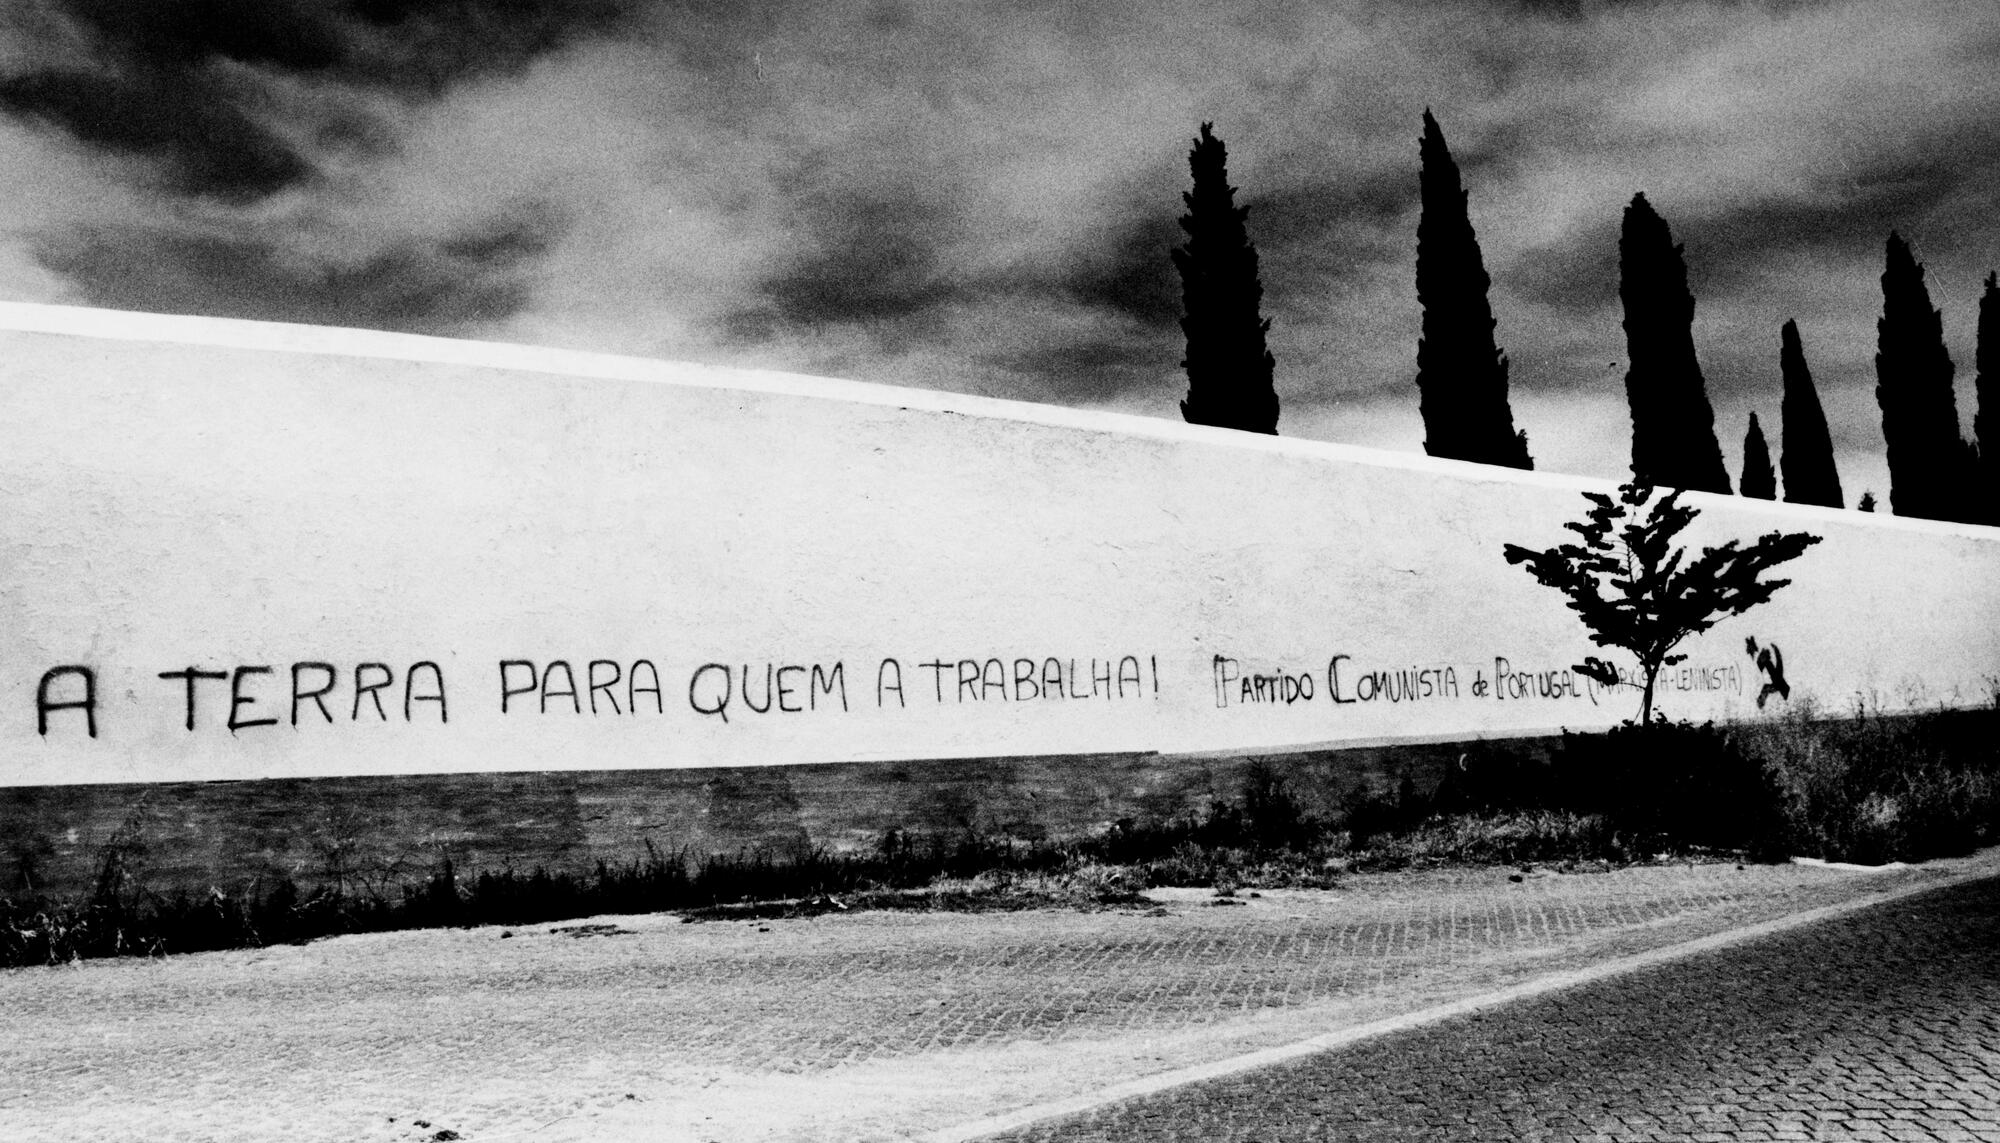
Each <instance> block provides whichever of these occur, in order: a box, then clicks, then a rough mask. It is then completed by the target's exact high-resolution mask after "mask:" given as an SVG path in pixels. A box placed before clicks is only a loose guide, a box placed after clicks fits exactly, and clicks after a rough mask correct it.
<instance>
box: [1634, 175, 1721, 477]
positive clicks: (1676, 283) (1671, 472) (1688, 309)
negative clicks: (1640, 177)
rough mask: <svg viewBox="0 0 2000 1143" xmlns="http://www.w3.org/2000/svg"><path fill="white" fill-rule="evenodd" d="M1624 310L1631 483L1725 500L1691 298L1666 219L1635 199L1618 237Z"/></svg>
mask: <svg viewBox="0 0 2000 1143" xmlns="http://www.w3.org/2000/svg"><path fill="white" fill-rule="evenodd" d="M1618 297H1619V300H1620V301H1622V302H1623V303H1624V304H1625V355H1626V359H1627V360H1628V361H1630V362H1631V367H1630V368H1629V369H1628V370H1627V371H1626V373H1625V397H1626V400H1627V401H1629V402H1630V403H1631V406H1632V478H1633V479H1634V480H1635V481H1638V482H1639V483H1641V484H1651V485H1659V486H1664V487H1668V488H1691V489H1696V490H1698V491H1702V492H1721V493H1727V492H1729V491H1730V487H1729V470H1728V469H1726V468H1724V467H1723V465H1722V446H1721V445H1720V444H1718V443H1717V442H1716V439H1715V410H1714V409H1713V408H1712V407H1710V405H1709V403H1708V385H1707V383H1706V382H1705V381H1703V380H1702V376H1701V363H1700V362H1698V361H1697V360H1695V355H1694V294H1692V293H1690V292H1689V291H1688V284H1687V263H1686V262H1685V261H1683V260H1682V258H1681V248H1680V247H1679V246H1676V245H1674V236H1673V232H1672V231H1670V230H1668V229H1667V223H1666V220H1665V219H1663V218H1661V217H1660V216H1659V215H1658V214H1657V213H1656V212H1654V210H1653V206H1652V204H1651V203H1649V202H1647V201H1646V196H1645V195H1643V194H1639V195H1634V196H1632V205H1630V206H1628V207H1626V208H1625V222H1624V226H1623V228H1622V230H1621V231H1620V233H1619V236H1618Z"/></svg>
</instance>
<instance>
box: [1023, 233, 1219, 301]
mask: <svg viewBox="0 0 2000 1143" xmlns="http://www.w3.org/2000/svg"><path fill="white" fill-rule="evenodd" d="M1186 237H1187V236H1186V235H1185V234H1183V233H1182V232H1181V228H1180V224H1179V223H1178V222H1176V221H1175V218H1174V215H1172V214H1169V213H1166V212H1160V213H1156V214H1152V215H1136V216H1133V217H1131V218H1129V219H1128V220H1127V221H1125V222H1124V223H1123V224H1121V225H1118V226H1116V227H1114V228H1113V229H1112V232H1111V234H1110V235H1109V236H1107V237H1104V238H1102V239H1099V240H1098V241H1097V242H1096V243H1095V244H1092V245H1086V246H1084V247H1082V248H1081V249H1078V250H1076V251H1074V252H1072V254H1071V256H1070V257H1068V258H1066V259H1065V260H1064V263H1063V264H1062V265H1061V266H1059V267H1056V268H1055V270H1054V273H1052V274H1050V275H1048V277H1047V278H1045V279H1042V280H1035V281H1030V282H1028V283H1025V284H1023V285H1020V286H1018V287H1017V288H1021V289H1027V290H1042V289H1047V288H1052V289H1053V290H1055V291H1056V292H1058V293H1059V294H1060V295H1061V296H1062V297H1064V298H1065V299H1067V300H1069V301H1071V302H1073V303H1075V304H1077V305H1080V306H1084V307H1087V308H1089V309H1092V310H1099V311H1105V312H1108V313H1111V314H1116V315H1119V316H1121V317H1124V318H1126V319H1129V320H1131V321H1133V322H1136V323H1138V324H1140V325H1142V326H1147V327H1151V328H1154V329H1175V328H1178V326H1179V323H1180V319H1181V279H1180V273H1179V272H1178V271H1176V270H1175V269H1174V264H1173V254H1172V251H1173V249H1174V247H1175V246H1178V245H1179V244H1180V243H1181V242H1183V241H1185V240H1186Z"/></svg>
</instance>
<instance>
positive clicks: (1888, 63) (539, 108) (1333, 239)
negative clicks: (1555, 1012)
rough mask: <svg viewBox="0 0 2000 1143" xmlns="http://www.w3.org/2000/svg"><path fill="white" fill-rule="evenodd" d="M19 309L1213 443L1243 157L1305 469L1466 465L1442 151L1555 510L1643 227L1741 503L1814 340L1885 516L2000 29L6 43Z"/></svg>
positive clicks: (1980, 170) (531, 6)
mask: <svg viewBox="0 0 2000 1143" xmlns="http://www.w3.org/2000/svg"><path fill="white" fill-rule="evenodd" d="M0 20H4V21H5V24H4V27H0V297H4V298H8V299H12V300H23V301H49V302H65V303H72V304H85V305H101V306H111V307H118V308H129V309H139V310H152V311H163V312H175V313H194V314H211V315H219V316H228V317H249V318H267V319H276V320H284V321H301V322H312V323H321V324H330V325H352V326H365V327H372V328H383V329H397V330H409V331H415V332H422V333H435V334H448V335H458V336H469V337H480V338H488V339H496V340H507V341H522V342H530V343H536V344H546V345H557V346H566V347H573V348H583V349H594V350H605V351H611V352H619V353H634V354H642V355H648V356H657V357H665V358H678V359H688V360H697V361H707V362H717V363H726V364H738V365H748V366H762V367H773V368H782V369H789V370H799V371H805V372H812V373H822V374H829V375H836V376H843V377H851V378H857V379H861V380H870V381H882V382H889V383H895V384H904V385H919V386H926V387H933V388H939V389H948V390H956V391H962V392H970V393H980V394H987V395H993V396H1005V397H1016V398H1022V399H1026V400H1032V401H1047V402H1056V403H1061V404H1067V405H1077V406H1085V407H1094V408H1108V409H1116V410H1119V411H1125V412H1136V413H1141V414H1146V415H1151V416H1160V417H1177V416H1178V415H1179V414H1178V410H1177V407H1176V402H1177V400H1178V399H1179V398H1180V397H1181V396H1182V395H1183V393H1184V391H1185V382H1184V380H1183V378H1182V377H1181V375H1180V372H1179V369H1178V361H1179V359H1180V355H1181V351H1182V348H1183V344H1182V342H1181V339H1180V332H1179V328H1178V326H1177V324H1176V322H1177V319H1178V317H1179V284H1178V280H1177V278H1176V277H1175V275H1174V271H1173V268H1172V265H1171V263H1170V261H1169V259H1168V250H1169V249H1170V248H1171V247H1172V245H1173V244H1174V243H1175V242H1176V241H1177V240H1178V237H1179V231H1178V229H1177V227H1176V224H1175V220H1176V218H1177V216H1178V215H1179V214H1180V211H1181V201H1180V192H1181V191H1182V190H1184V189H1185V188H1186V185H1187V165H1186V163H1187V149H1188V146H1189V143H1190V140H1191V138H1192V136H1193V135H1194V133H1195V131H1196V129H1197V127H1198V126H1199V124H1200V123H1201V122H1202V121H1204V120H1211V121H1213V122H1214V123H1215V130H1216V133H1217V134H1218V135H1220V136H1221V137H1222V138H1223V139H1224V140H1225V141H1226V142H1227V143H1228V146H1229V156H1230V159H1229V162H1230V175H1231V181H1232V182H1233V183H1235V184H1236V186H1237V187H1238V188H1239V192H1238V201H1239V202H1242V203H1247V204H1248V205H1249V206H1250V207H1251V213H1250V220H1249V225H1250V231H1251V237H1252V238H1253V239H1254V240H1255V241H1256V243H1257V245H1258V248H1259V251H1260V255H1261V258H1262V267H1263V278H1264V284H1265V289H1266V300H1265V312H1266V316H1268V317H1270V318H1271V319H1272V331H1271V336H1272V348H1273V351H1274V352H1275V354H1276V356H1277V361H1278V376H1277V384H1278V392H1279V396H1280V399H1281V400H1282V402H1283V416H1282V420H1281V421H1280V425H1279V431H1280V432H1282V433H1285V434H1288V435H1294V436H1303V437H1309V438H1314V439H1321V440H1332V441H1342V442H1348V443H1354V444H1363V445H1372V446H1379V447H1384V448H1392V449H1402V450H1410V451H1421V448H1422V443H1421V442H1422V439H1423V430H1422V425H1421V422H1420V420H1419V418H1418V414H1417V395H1416V390H1415V386H1414V382H1413V377H1414V374H1415V364H1416V338H1417V329H1418V321H1419V312H1418V310H1417V307H1416V302H1415V290H1414V284H1413V272H1414V264H1415V242H1416V224H1417V212H1418V204H1417V138H1418V135H1419V132H1420V128H1421V115H1422V112H1423V110H1424V109H1425V108H1426V107H1430V108H1432V109H1434V111H1435V112H1436V114H1437V116H1438V119H1439V121H1440V123H1441V124H1442V126H1443V128H1444V131H1445V135H1446V138H1447V139H1448V140H1449V142H1450V144H1451V147H1452V149H1453V151H1454V153H1455V154H1456V156H1457V157H1458V160H1459V163H1460V165H1461V167H1462V168H1463V170H1464V176H1465V179H1466V183H1467V186H1468V188H1469V189H1470V191H1471V195H1472V199H1471V203H1472V215H1473V223H1474V225H1475V226H1476V227H1477V229H1478V233H1479V238H1480V241H1481V244H1482V246H1483V248H1484V251H1485V256H1486V260H1487V266H1488V269H1489V270H1490V271H1491V273H1492V276H1493V279H1494V295H1493V302H1494V309H1495V312H1496V316H1497V317H1498V319H1499V323H1500V324H1499V337H1500V341H1501V344H1502V345H1503V347H1504V348H1505V349H1506V350H1507V351H1508V352H1509V354H1510V356H1511V357H1512V359H1513V363H1514V364H1513V381H1514V388H1513V401H1514V410H1515V417H1516V421H1517V423H1518V424H1519V425H1520V426H1521V427H1523V428H1525V429H1526V430H1527V431H1528V434H1529V438H1530V446H1531V449H1532V451H1533V452H1534V454H1535V456H1536V458H1537V466H1538V467H1539V468H1542V469H1545V470H1554V471H1567V472H1578V473H1588V474H1593V475H1599V476H1606V477H1619V476H1622V475H1624V474H1625V473H1626V464H1627V461H1628V458H1629V432H1630V423H1629V419H1628V416H1627V413H1626V409H1625V399H1624V392H1623V373H1624V340H1623V332H1622V330H1621V328H1620V325H1619V321H1620V313H1619V309H1618V302H1617V258H1618V255H1617V228H1618V223H1619V217H1620V212H1621V210H1622V208H1623V206H1624V204H1625V203H1626V202H1628V201H1629V200H1630V199H1631V197H1632V195H1633V194H1634V193H1635V192H1639V191H1644V192H1645V193H1646V195H1647V197H1648V199H1649V200H1650V201H1651V202H1652V203H1653V204H1654V206H1655V207H1656V208H1657V209H1658V210H1659V211H1660V213H1661V214H1662V215H1663V216H1664V217H1665V218H1666V219H1667V221H1668V222H1669V223H1670V224H1671V225H1672V227H1673V228H1674V232H1675V237H1676V238H1677V239H1678V240H1679V241H1681V242H1683V243H1684V244H1685V246H1686V250H1687V258H1688V262H1689V265H1690V269H1691V274H1692V281H1693V286H1694V291H1695V295H1696V297H1697V299H1698V304H1699V308H1698V311H1697V318H1696V329H1695V337H1696V344H1697V347H1698V349H1699V351H1700V352H1701V355H1702V363H1703V367H1704V369H1705V370H1706V372H1707V376H1708V385H1709V392H1710V395H1711V398H1712V400H1713V401H1714V403H1715V405H1716V412H1717V422H1718V428H1719V432H1720V435H1721V437H1722V443H1723V451H1724V454H1725V456H1726V457H1727V459H1728V463H1729V467H1730V472H1731V474H1732V476H1734V475H1736V474H1737V473H1738V472H1739V459H1740V455H1741V450H1742V437H1743V431H1744V427H1745V423H1746V420H1747V417H1748V415H1749V413H1750V412H1751V411H1753V410H1754V411H1757V412H1758V413H1759V414H1760V415H1761V419H1763V420H1764V421H1765V422H1766V424H1767V426H1769V429H1768V431H1769V432H1770V433H1771V434H1772V437H1773V441H1772V444H1773V451H1774V452H1775V451H1776V447H1777V443H1778V442H1777V440H1776V431H1777V421H1778V404H1779V397H1780V387H1779V373H1778V329H1779V326H1780V325H1781V324H1782V323H1783V322H1784V321H1785V319H1787V318H1796V319H1797V320H1798V322H1799V327H1800V330H1801V333H1802V334H1803V337H1804V341H1805V349H1806V354H1807V358H1808V361H1809V362H1810V364H1811V366H1812V368H1813V370H1814V373H1815V375H1816V376H1817V378H1818V380H1819V383H1820V389H1821V394H1822V398H1823V400H1824V401H1825V404H1826V407H1827V414H1828V419H1829V421H1830V422H1831V425H1832V428H1833V433H1834V437H1835V447H1836V450H1837V452H1838V455H1839V461H1840V465H1841V476H1842V480H1843V483H1844V484H1845V486H1846V489H1847V495H1848V498H1849V502H1850V504H1851V503H1852V502H1853V501H1854V500H1855V499H1856V498H1858V497H1859V495H1860V492H1861V490H1862V489H1864V488H1868V489H1873V490H1874V491H1875V493H1876V495H1877V496H1878V497H1882V496H1883V495H1884V494H1885V493H1886V491H1887V468H1886V464H1885V462H1884V461H1883V459H1882V440H1881V431H1880V418H1879V413H1878V411H1877V408H1876V405H1875V401H1874V395H1873V385H1874V376H1873V356H1872V355H1873V353H1874V337H1875V330H1874V322H1875V319H1876V317H1877V316H1878V315H1879V313H1880V310H1881V290H1880V285H1879V281H1878V278H1879V275H1880V273H1881V268H1882V251H1883V242H1884V240H1885V238H1886V237H1887V235H1888V232H1889V231H1890V229H1891V228H1895V229H1898V230H1900V231H1901V232H1902V234H1903V235H1904V236H1905V237H1907V238H1909V239H1910V241H1911V243H1912V245H1913V247H1914V249H1915V250H1916V253H1917V256H1918V258H1919V259H1920V260H1922V261H1923V262H1925V263H1926V266H1927V269H1928V279H1929V282H1930V285H1931V290H1932V300H1933V302H1934V303H1935V304H1937V305H1939V306H1940V307H1942V309H1943V311H1944V321H1945V331H1946V337H1947V340H1948V342H1949V345H1950V349H1951V352H1952V356H1953V358H1954V359H1955V360H1956V361H1957V362H1958V363H1959V374H1958V378H1959V380H1958V390H1959V414H1960V419H1961V422H1962V424H1963V426H1964V429H1965V431H1966V432H1967V433H1968V434H1969V433H1970V431H1971V417H1972V412H1973V393H1972V380H1973V358H1972V355H1973V329H1974V321H1975V319H1976V306H1977V301H1978V297H1979V291H1980V284H1981V282H1982V280H1983V279H1984V277H1985V274H1986V272H1987V271H1988V270H1989V269H1990V268H1993V267H1995V266H2000V211H1996V200H2000V78H1996V77H2000V5H1996V4H1995V3H1993V0H1926V2H1910V3H1903V2H1897V0H1830V2H1824V3H1819V2H1813V0H1767V2H1763V3H1755V2H1743V3H1722V2H1713V3H1710V2H1693V0H1687V2H1679V0H1656V2H1646V0H1618V2H1613V0H1545V2H1529V0H1344V2H1343V0H1326V2H1304V0H1300V2H1290V0H1249V2H1237V0H1231V2H1222V0H1217V2H1196V0H1129V2H1126V0H1016V2H1011V3H1008V2H999V0H994V2H989V3H980V4H970V3H946V2H943V0H938V2H923V0H878V2H874V3H862V2H855V3H824V2H822V3H801V2H784V0H768V2H766V0H184V2H181V3H175V4H162V3H157V2H156V0H9V3H8V5H7V15H5V16H4V17H0Z"/></svg>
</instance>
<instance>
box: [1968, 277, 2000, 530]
mask: <svg viewBox="0 0 2000 1143" xmlns="http://www.w3.org/2000/svg"><path fill="white" fill-rule="evenodd" d="M1976 362H1977V364H1978V366H1979V377H1978V379H1977V381H1976V382H1975V383H1974V385H1973V390H1974V392H1976V393H1977V394H1978V397H1979V411H1978V412H1977V413H1975V414H1973V417H1972V435H1973V436H1974V437H1976V438H1977V439H1978V441H1979V475H1980V482H1979V499H1980V501H1981V503H1980V504H1979V505H1977V507H1979V508H1981V509H1983V510H1984V511H1983V512H1981V513H1980V514H1979V518H1980V519H1981V520H1982V521H1983V522H1984V523H1988V524H1993V525H2000V275H1994V274H1988V275H1986V292H1985V293H1983V294H1981V295H1980V296H1979V349H1978V357H1977V359H1976Z"/></svg>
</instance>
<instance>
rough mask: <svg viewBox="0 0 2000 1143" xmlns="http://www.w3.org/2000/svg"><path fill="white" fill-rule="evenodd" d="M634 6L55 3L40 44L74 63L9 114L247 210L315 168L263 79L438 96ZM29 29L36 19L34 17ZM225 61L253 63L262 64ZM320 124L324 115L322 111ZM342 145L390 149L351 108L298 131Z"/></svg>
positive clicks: (2, 82)
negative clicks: (280, 117) (281, 122)
mask: <svg viewBox="0 0 2000 1143" xmlns="http://www.w3.org/2000/svg"><path fill="white" fill-rule="evenodd" d="M631 6H632V4H631V3H629V2H622V0H575V2H567V0H351V2H350V3H346V4H311V3H306V2H305V0H177V2H175V3H162V2H159V0H42V2H41V3H39V4H37V5H35V15H37V16H39V17H41V19H40V21H39V25H38V26H39V27H40V29H41V34H40V36H39V37H36V38H35V40H34V41H33V42H31V44H30V46H31V47H40V48H43V49H46V54H47V55H49V56H51V57H67V56H76V55H77V54H78V53H79V52H80V53H81V58H69V59H67V60H66V62H65V63H63V64H61V65H51V66H40V67H29V68H26V69H24V70H20V71H17V72H15V73H13V74H9V75H0V111H5V112H6V113H8V114H11V115H13V116H15V117H17V118H21V119H25V120H29V121H32V122H37V123H40V124H43V125H46V126H52V127H54V128H56V129H58V130H60V131H62V132H64V133H66V134H67V135H68V136H70V137H71V138H73V139H75V140H76V141H77V142H80V143H83V144H85V145H86V146H89V147H92V148H95V149H99V150H102V151H106V152H109V153H112V154H115V155H119V156H123V157H129V158H140V159H145V160H150V161H152V162H153V163H155V164H157V166H158V168H159V173H160V174H161V176H162V178H161V180H160V183H159V186H160V189H163V190H166V191H168V192H169V193H173V194H178V195H187V196H195V197H202V198H211V199H216V200H220V201H223V202H227V203H244V202H249V201H254V200H256V199H259V198H263V197H266V196H268V195H271V194H274V193H276V192H278V191H280V190H283V189H285V188H287V187H290V186H293V185H296V184H299V183H303V182H306V181H308V180H310V179H311V178H312V177H313V175H314V166H313V163H312V161H311V160H310V159H309V158H308V157H307V156H306V155H304V154H303V153H301V151H300V150H299V148H298V146H297V145H296V144H294V143H292V142H289V141H287V140H288V137H287V135H286V134H285V133H284V132H281V131H280V130H277V129H276V128H275V125H273V124H270V123H268V122H267V121H266V117H268V116H270V115H272V114H273V112H272V111H271V109H270V107H269V101H268V100H267V99H265V98H264V92H263V91H262V90H261V89H260V88H259V87H258V75H259V74H290V75H297V76H310V77H315V78H320V79H323V80H328V81H331V82H334V83H338V84H346V85H349V86H351V87H355V88H367V89H388V90H392V91H399V92H402V93H404V94H409V95H422V94H425V93H429V94H435V93H436V92H438V91H439V90H441V89H442V88H443V87H444V86H446V85H447V84H448V83H450V82H451V81H453V80H455V79H458V78H460V77H462V76H466V75H470V74H474V73H479V72H486V71H494V70H504V69H508V68H513V67H518V66H520V65H522V64H524V63H526V62H527V61H529V60H531V59H533V58H535V57H536V56H539V55H541V54H544V53H546V52H548V51H551V50H553V49H555V48H557V47H559V46H561V45H562V44H563V43H565V42H567V41H568V40H570V39H572V38H574V37H576V36H578V35H584V34H588V33H590V32H593V31H597V30H601V29H603V28H606V27H608V26H611V25H612V24H614V23H615V22H616V21H618V20H619V19H620V18H622V17H623V16H624V15H625V13H626V12H627V11H628V10H629V9H630V8H631ZM23 23H24V25H25V24H26V23H27V21H25V20H24V21H23ZM227 65H249V68H251V69H254V71H251V70H246V69H244V68H241V67H237V68H233V69H232V68H231V67H229V66H227ZM316 117H317V115H316ZM296 126H299V127H301V130H299V131H297V132H295V135H296V136H297V137H300V138H311V139H317V140H318V141H320V142H322V143H325V144H330V145H334V146H340V145H342V144H343V143H346V144H355V143H366V144H368V145H370V147H371V149H379V148H380V147H381V146H383V144H384V140H385V138H386V137H387V132H386V131H385V130H384V129H382V128H381V127H380V126H379V125H371V124H369V123H366V122H363V121H362V119H361V118H360V117H358V116H357V115H356V114H355V113H353V112H351V111H350V112H346V113H341V112H338V111H336V112H335V113H334V114H332V115H329V116H327V117H326V121H325V122H323V123H308V124H302V125H296Z"/></svg>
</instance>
